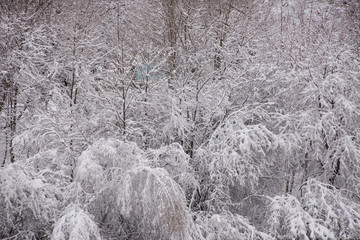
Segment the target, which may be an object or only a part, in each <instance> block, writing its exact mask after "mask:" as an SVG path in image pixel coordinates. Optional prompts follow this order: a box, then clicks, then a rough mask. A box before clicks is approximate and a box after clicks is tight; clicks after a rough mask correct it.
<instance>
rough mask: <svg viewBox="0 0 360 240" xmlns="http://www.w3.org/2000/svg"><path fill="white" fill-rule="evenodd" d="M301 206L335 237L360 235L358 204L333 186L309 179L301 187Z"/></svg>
mask: <svg viewBox="0 0 360 240" xmlns="http://www.w3.org/2000/svg"><path fill="white" fill-rule="evenodd" d="M303 188H304V190H305V192H306V193H305V195H304V197H303V198H302V205H303V208H304V209H305V210H306V211H307V212H308V213H309V214H310V215H311V216H312V217H313V218H314V219H316V221H317V222H319V223H321V225H323V226H325V227H326V228H328V229H329V231H331V232H332V233H333V234H334V236H335V237H336V238H337V239H353V238H358V237H360V205H359V204H357V203H356V202H354V201H352V200H350V199H349V198H347V197H345V196H344V194H342V192H341V191H339V190H337V189H335V188H334V187H332V186H330V185H327V184H324V183H321V182H318V181H316V180H315V179H311V180H309V181H308V182H307V183H306V185H305V186H304V187H303Z"/></svg>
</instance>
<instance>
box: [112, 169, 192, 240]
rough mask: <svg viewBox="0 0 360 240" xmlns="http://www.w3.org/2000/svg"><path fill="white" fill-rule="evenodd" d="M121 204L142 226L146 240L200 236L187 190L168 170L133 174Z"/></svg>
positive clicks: (133, 171)
mask: <svg viewBox="0 0 360 240" xmlns="http://www.w3.org/2000/svg"><path fill="white" fill-rule="evenodd" d="M118 203H119V207H121V210H122V214H123V215H124V216H125V217H126V218H127V219H129V221H130V222H132V223H135V224H139V229H140V231H141V235H142V237H143V238H144V239H174V240H175V239H179V240H180V239H181V240H183V239H193V238H192V236H191V235H192V234H195V232H196V231H194V226H193V222H192V220H191V217H190V215H189V212H188V209H187V207H186V200H185V196H184V192H183V190H182V189H181V188H180V186H179V185H178V184H177V183H176V182H175V181H174V180H173V179H172V178H171V177H170V176H169V175H168V173H167V172H166V170H164V169H161V168H149V167H138V168H133V169H131V170H129V171H128V172H127V174H126V176H125V179H124V182H123V184H122V185H121V188H120V191H119V199H118ZM195 239H196V238H195Z"/></svg>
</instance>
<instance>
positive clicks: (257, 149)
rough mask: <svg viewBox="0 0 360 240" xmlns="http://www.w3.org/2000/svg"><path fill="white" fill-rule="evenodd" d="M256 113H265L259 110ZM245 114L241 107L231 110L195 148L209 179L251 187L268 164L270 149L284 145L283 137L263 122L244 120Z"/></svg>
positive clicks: (245, 118)
mask: <svg viewBox="0 0 360 240" xmlns="http://www.w3.org/2000/svg"><path fill="white" fill-rule="evenodd" d="M259 114H266V113H264V112H263V111H260V110H259ZM247 115H249V114H246V112H245V113H244V112H243V111H238V112H235V113H233V114H232V115H231V116H229V117H228V118H227V119H226V120H225V122H224V123H222V124H221V125H220V126H219V127H218V128H217V129H216V130H215V132H214V133H213V134H212V136H211V138H210V139H209V143H208V145H207V146H206V147H205V148H203V149H200V151H198V155H199V156H200V157H201V158H202V159H203V161H204V164H203V166H204V168H206V169H208V171H209V174H210V178H211V180H212V181H215V182H221V183H225V184H240V185H242V186H244V185H248V186H251V187H253V186H255V185H256V184H257V182H258V178H259V176H260V175H261V173H262V170H263V169H264V168H265V167H266V166H269V164H271V162H270V161H269V159H268V158H267V155H269V153H270V151H273V150H276V149H278V148H279V147H287V146H285V145H286V144H285V141H284V139H283V138H282V137H279V136H277V135H276V134H274V133H273V132H271V131H270V130H269V129H268V128H267V127H266V126H265V125H263V124H247V123H245V122H246V121H247V118H248V117H250V116H247ZM250 119H251V118H250Z"/></svg>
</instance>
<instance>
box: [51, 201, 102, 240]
mask: <svg viewBox="0 0 360 240" xmlns="http://www.w3.org/2000/svg"><path fill="white" fill-rule="evenodd" d="M51 239H52V240H101V236H100V231H99V229H98V226H97V225H96V223H95V222H94V220H93V217H92V216H91V215H90V214H89V213H87V212H85V211H84V210H82V209H81V208H80V207H79V206H78V205H70V206H69V207H68V208H67V209H66V210H65V212H64V214H63V215H62V217H61V218H60V219H59V220H58V221H57V222H56V224H55V227H54V230H53V232H52V236H51Z"/></svg>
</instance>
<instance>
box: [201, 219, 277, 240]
mask: <svg viewBox="0 0 360 240" xmlns="http://www.w3.org/2000/svg"><path fill="white" fill-rule="evenodd" d="M195 216H196V224H197V225H198V226H199V228H200V229H201V232H202V235H203V237H204V239H205V240H238V239H263V240H265V239H273V237H271V236H270V235H268V234H266V233H263V232H260V231H258V230H256V228H255V227H254V226H252V225H251V224H250V223H249V222H248V220H247V219H245V218H244V217H242V216H240V215H237V214H232V213H223V214H214V215H211V214H206V213H203V214H196V215H195Z"/></svg>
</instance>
